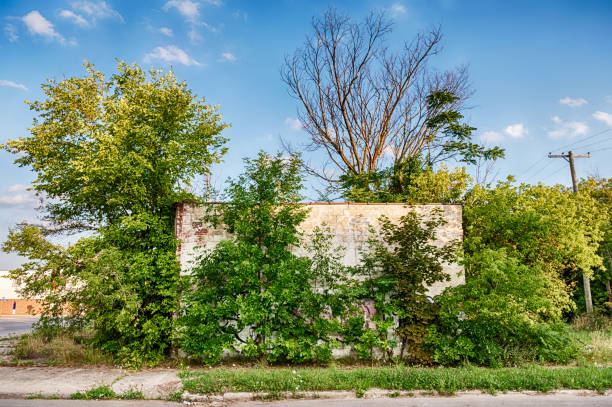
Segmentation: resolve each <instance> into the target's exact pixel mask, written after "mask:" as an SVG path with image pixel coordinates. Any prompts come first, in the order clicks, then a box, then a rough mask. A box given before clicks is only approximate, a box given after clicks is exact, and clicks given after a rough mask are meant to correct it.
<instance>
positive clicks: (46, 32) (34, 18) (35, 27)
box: [21, 10, 66, 44]
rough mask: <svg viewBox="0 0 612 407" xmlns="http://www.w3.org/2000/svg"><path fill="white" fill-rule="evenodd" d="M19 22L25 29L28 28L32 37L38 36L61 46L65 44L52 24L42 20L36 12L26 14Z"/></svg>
mask: <svg viewBox="0 0 612 407" xmlns="http://www.w3.org/2000/svg"><path fill="white" fill-rule="evenodd" d="M21 20H22V21H23V22H24V23H25V25H26V27H28V31H29V32H30V34H32V35H40V36H41V37H45V38H48V39H50V40H54V39H55V40H57V41H59V42H60V43H62V44H64V43H65V42H66V39H65V38H64V37H62V35H61V34H59V33H58V32H57V31H55V29H54V28H53V24H51V22H49V20H47V19H46V18H44V17H43V16H42V15H41V14H40V13H39V12H38V10H33V11H30V12H29V13H28V14H26V15H25V16H23V17H22V18H21Z"/></svg>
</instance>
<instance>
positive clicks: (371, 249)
mask: <svg viewBox="0 0 612 407" xmlns="http://www.w3.org/2000/svg"><path fill="white" fill-rule="evenodd" d="M380 221H381V228H380V232H378V233H377V234H375V235H374V236H373V237H372V238H371V239H370V240H369V242H368V247H367V248H366V250H365V251H364V253H363V257H362V265H361V267H358V268H357V269H356V273H357V277H358V280H359V282H358V283H357V290H356V298H357V299H361V300H373V301H374V307H375V308H376V315H375V316H374V317H373V318H372V322H374V323H375V324H376V325H377V326H376V330H375V332H376V334H377V335H378V339H379V341H378V345H377V347H379V348H381V349H382V350H384V351H386V352H387V353H388V355H389V356H391V355H392V354H393V339H392V337H391V336H390V334H391V333H394V334H395V335H396V336H397V337H398V338H399V340H400V343H399V345H400V357H401V358H403V359H406V360H408V361H409V362H411V363H418V364H428V363H431V362H432V359H431V355H430V354H429V352H428V351H427V349H426V348H425V346H424V340H425V337H426V335H427V329H428V326H429V325H430V324H432V323H433V322H434V321H435V320H436V318H437V311H438V310H437V308H438V307H437V304H436V303H435V302H434V300H433V299H431V298H429V297H428V295H427V289H428V287H429V286H431V285H432V284H433V283H436V282H440V281H448V280H449V276H448V275H447V274H446V273H445V272H444V269H443V264H444V263H451V262H453V261H456V260H457V249H458V247H457V244H458V242H450V243H448V244H446V245H443V246H439V245H436V244H435V241H436V240H437V238H436V230H437V228H438V227H440V226H441V225H443V224H444V223H445V222H444V219H442V216H441V215H440V214H439V213H434V214H433V215H432V217H431V218H430V219H422V218H421V217H420V216H419V215H417V214H416V213H415V212H409V213H408V214H406V215H405V216H402V217H401V218H400V219H399V222H398V223H397V224H395V223H393V222H391V221H390V220H389V219H388V218H386V217H382V218H381V219H380ZM396 321H397V322H396ZM390 330H391V331H390ZM373 334H374V332H365V333H364V335H365V337H366V338H369V337H370V336H372V335H373ZM362 340H363V338H362ZM360 346H361V344H360V343H359V342H358V343H357V345H356V347H357V348H358V351H359V347H360ZM368 356H371V354H369V355H368Z"/></svg>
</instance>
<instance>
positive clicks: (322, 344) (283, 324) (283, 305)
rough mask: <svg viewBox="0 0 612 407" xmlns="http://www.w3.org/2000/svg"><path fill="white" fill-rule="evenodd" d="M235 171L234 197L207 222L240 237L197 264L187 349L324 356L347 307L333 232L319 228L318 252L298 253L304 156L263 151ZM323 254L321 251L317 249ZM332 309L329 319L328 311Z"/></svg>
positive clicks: (187, 311) (213, 355)
mask: <svg viewBox="0 0 612 407" xmlns="http://www.w3.org/2000/svg"><path fill="white" fill-rule="evenodd" d="M245 162H246V171H245V173H244V174H242V175H241V176H240V177H239V178H238V179H236V180H230V181H229V186H228V189H227V196H228V201H227V202H225V203H222V204H218V205H214V206H213V207H211V213H210V214H209V219H208V220H209V221H210V222H212V223H213V224H215V225H219V224H221V223H222V224H223V226H224V227H225V228H226V230H227V231H228V232H229V233H231V234H232V235H233V236H234V237H233V239H232V240H225V241H222V242H220V243H219V244H218V245H217V246H216V247H215V248H214V249H213V250H212V251H209V252H206V253H204V254H203V255H202V256H201V257H200V258H199V259H198V261H197V262H196V265H195V267H194V268H193V269H192V279H191V281H192V289H191V290H189V291H187V293H186V295H185V299H184V301H183V308H182V318H181V321H182V325H183V329H182V331H181V337H182V343H183V347H184V349H185V350H186V351H187V352H189V353H191V354H193V355H195V356H198V357H202V358H203V359H204V360H205V361H206V362H207V363H215V362H216V361H218V360H219V357H220V355H221V353H222V352H223V351H225V350H229V351H234V352H238V353H239V354H242V355H244V356H247V357H256V358H259V359H260V360H262V361H270V362H275V361H282V360H288V361H293V362H303V361H307V360H327V359H329V358H330V356H331V349H332V348H333V346H335V344H336V341H335V340H333V339H331V338H330V336H329V335H330V333H331V332H336V331H337V330H338V325H339V322H338V321H336V320H335V319H334V318H333V315H334V314H335V310H337V309H338V308H342V304H341V302H340V301H338V300H336V299H334V295H333V288H334V284H333V282H334V281H336V280H338V279H339V276H338V275H335V276H334V274H333V273H332V272H331V271H333V270H338V268H337V267H336V265H337V263H338V259H337V258H336V259H335V260H334V257H333V256H331V257H328V255H327V254H329V244H328V242H329V239H326V238H325V236H324V235H321V233H322V232H320V233H319V236H318V237H317V236H315V239H314V245H311V247H312V250H314V252H315V253H314V255H313V256H312V259H310V258H308V257H302V256H297V255H295V254H293V253H292V252H291V248H292V247H297V246H299V245H300V237H301V233H300V232H299V231H298V225H299V224H300V223H301V222H302V221H303V220H304V219H305V217H306V215H307V210H306V209H305V208H304V206H303V205H301V204H299V201H300V199H301V196H300V194H299V192H300V190H301V189H302V184H301V182H302V175H301V173H300V165H301V163H300V162H299V160H298V159H297V158H295V157H294V158H291V159H284V158H282V157H281V156H280V155H279V156H276V157H271V156H268V155H266V154H265V153H260V154H259V156H258V157H257V158H256V159H253V160H249V159H246V160H245ZM317 253H318V254H317ZM330 310H331V315H329V316H330V317H329V318H324V315H325V314H329V312H330Z"/></svg>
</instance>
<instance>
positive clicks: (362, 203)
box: [181, 200, 463, 206]
mask: <svg viewBox="0 0 612 407" xmlns="http://www.w3.org/2000/svg"><path fill="white" fill-rule="evenodd" d="M181 203H185V204H192V205H206V204H213V205H218V204H224V203H227V202H220V201H212V202H196V201H192V200H185V201H182V202H181ZM298 204H300V205H346V206H362V205H363V206H366V205H367V206H376V205H381V206H385V205H386V206H388V205H400V206H463V205H462V204H452V203H437V202H431V203H417V204H409V203H403V202H298Z"/></svg>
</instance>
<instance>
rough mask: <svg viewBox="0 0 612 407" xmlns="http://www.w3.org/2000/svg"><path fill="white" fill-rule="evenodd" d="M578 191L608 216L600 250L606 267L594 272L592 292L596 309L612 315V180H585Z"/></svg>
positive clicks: (578, 292) (590, 178) (596, 269)
mask: <svg viewBox="0 0 612 407" xmlns="http://www.w3.org/2000/svg"><path fill="white" fill-rule="evenodd" d="M578 190H579V191H581V192H583V193H586V194H588V195H590V196H591V197H592V198H593V199H595V200H596V201H597V202H598V203H599V205H600V211H601V213H602V214H606V215H607V220H606V221H605V223H604V226H603V228H602V230H603V232H604V237H603V240H602V241H601V243H600V244H599V250H598V254H599V255H600V256H601V257H602V258H603V259H604V267H603V268H595V269H594V270H593V283H592V285H591V290H592V295H593V303H594V306H595V308H596V309H597V310H598V311H600V312H606V313H608V314H612V287H611V285H612V283H611V280H612V178H608V179H605V178H604V179H595V178H592V177H589V178H587V179H583V180H581V182H580V186H579V188H578ZM581 293H582V292H581V291H580V290H579V291H577V296H579V295H580V294H581Z"/></svg>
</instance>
